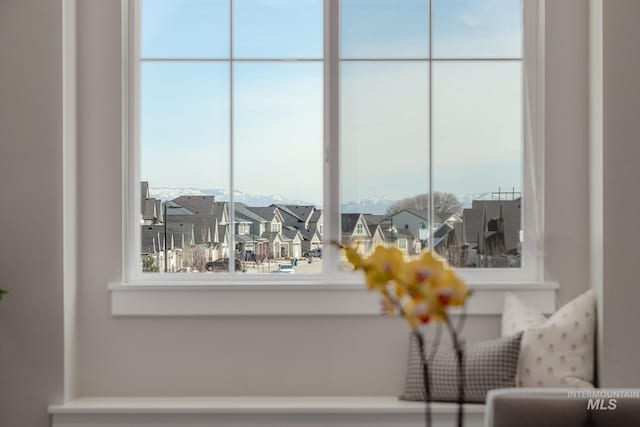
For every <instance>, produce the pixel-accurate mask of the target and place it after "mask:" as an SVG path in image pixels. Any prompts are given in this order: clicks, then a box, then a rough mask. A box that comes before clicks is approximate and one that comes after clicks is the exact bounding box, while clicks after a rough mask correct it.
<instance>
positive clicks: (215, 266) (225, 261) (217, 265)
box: [205, 258, 242, 272]
mask: <svg viewBox="0 0 640 427" xmlns="http://www.w3.org/2000/svg"><path fill="white" fill-rule="evenodd" d="M235 264H236V271H241V270H242V263H241V262H240V260H239V259H238V258H236V260H235ZM205 268H206V269H207V271H213V272H221V271H229V258H220V259H217V260H215V261H209V262H208V263H206V264H205Z"/></svg>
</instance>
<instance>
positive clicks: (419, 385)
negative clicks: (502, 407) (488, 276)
mask: <svg viewBox="0 0 640 427" xmlns="http://www.w3.org/2000/svg"><path fill="white" fill-rule="evenodd" d="M521 338H522V334H521V333H519V334H516V335H513V336H510V337H504V338H499V339H497V340H491V341H483V342H479V343H475V344H469V345H467V346H466V348H465V351H464V401H465V402H470V403H471V402H474V403H476V402H484V401H485V399H486V397H487V393H488V392H489V390H493V389H496V388H508V387H515V385H516V380H515V377H516V372H517V368H518V353H519V351H520V341H521ZM426 351H427V353H428V354H432V350H430V349H427V350H426ZM422 375H423V366H422V361H421V358H420V351H419V347H418V340H417V339H416V337H415V336H414V335H413V334H412V335H411V339H410V341H409V363H408V367H407V377H406V380H405V387H404V393H403V394H402V396H400V399H402V400H413V401H424V398H425V390H424V382H423V377H422ZM429 378H430V383H429V384H430V386H429V388H430V390H431V400H433V401H440V402H456V401H457V400H458V362H457V357H456V353H455V351H454V350H453V348H439V349H437V351H436V353H435V355H434V356H433V359H432V360H430V362H429Z"/></svg>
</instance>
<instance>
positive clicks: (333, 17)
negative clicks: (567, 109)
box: [131, 0, 524, 277]
mask: <svg viewBox="0 0 640 427" xmlns="http://www.w3.org/2000/svg"><path fill="white" fill-rule="evenodd" d="M132 1H138V2H139V3H138V4H139V7H138V11H139V12H138V15H137V16H136V17H135V19H136V23H137V24H136V25H138V30H137V32H136V34H137V35H138V40H137V43H136V44H135V45H136V46H137V50H136V52H135V60H134V61H133V62H134V68H135V71H134V76H135V84H134V85H133V87H135V88H136V89H135V93H134V94H133V95H134V96H135V99H136V101H137V102H134V103H133V104H132V105H134V106H136V108H135V111H134V114H133V115H134V117H135V119H134V122H135V126H134V133H135V138H134V140H135V141H136V143H138V144H139V150H137V151H136V153H139V154H137V156H138V157H137V158H136V159H135V160H136V166H135V167H136V168H137V169H136V173H135V174H134V175H133V176H134V177H135V182H132V183H131V185H132V187H133V186H137V187H138V188H139V189H140V200H139V203H136V205H135V209H136V211H137V212H136V218H140V223H139V224H136V227H139V230H140V231H139V232H138V233H137V237H136V239H137V240H136V241H135V246H136V248H135V250H134V252H135V258H136V264H137V265H138V266H140V269H141V270H142V271H143V272H147V273H151V272H166V273H171V272H178V271H188V272H234V271H236V272H242V273H243V274H256V275H257V274H262V273H266V272H269V268H271V267H274V268H275V266H277V265H278V263H279V262H283V261H288V260H290V259H293V258H300V257H302V256H303V255H304V254H311V253H316V254H317V253H319V252H312V251H317V250H321V249H322V248H323V247H324V246H326V245H328V242H329V241H331V240H332V239H336V240H341V241H342V242H343V243H346V244H351V243H354V244H355V243H357V244H358V245H359V247H360V248H362V249H363V250H365V249H366V248H369V247H371V245H372V244H373V239H379V238H380V237H379V236H378V235H374V236H370V237H369V239H370V240H371V241H370V242H367V241H364V240H363V239H365V240H366V238H367V237H366V236H365V234H366V233H365V232H364V224H366V225H367V226H368V227H369V228H370V229H371V230H375V229H376V227H377V225H378V224H384V223H391V224H393V221H394V220H397V221H398V222H399V221H402V223H403V224H406V225H405V226H404V230H403V232H405V233H406V235H407V238H403V239H398V238H397V235H396V234H395V233H387V232H383V233H381V235H382V237H383V238H384V240H385V241H386V242H387V243H389V244H395V245H401V247H402V249H404V250H407V251H409V252H411V253H415V252H417V251H419V250H421V249H424V248H432V249H434V250H436V251H437V252H439V253H440V254H441V255H442V256H444V257H446V258H447V259H448V260H449V261H450V262H451V263H452V264H453V265H454V266H456V267H459V268H485V267H491V268H518V267H521V266H522V258H523V255H522V237H521V236H523V233H522V230H523V220H522V218H523V213H522V206H523V204H522V194H523V190H522V189H523V133H524V132H523V108H524V107H523V89H522V88H523V47H522V46H523V24H522V23H523V6H522V2H521V0H492V1H486V0H431V1H429V0H341V1H340V0H324V1H323V0H295V1H293V0H282V1H280V0H279V1H273V0H198V1H196V0H132ZM325 2H330V3H331V5H330V6H331V7H338V8H339V13H334V14H331V13H328V12H327V11H328V10H330V9H331V7H325V6H327V4H325ZM328 31H333V32H335V33H336V34H338V33H339V39H338V41H337V42H336V43H330V41H331V37H327V32H328ZM332 64H333V65H336V66H335V67H331V65H332ZM327 65H329V66H327ZM328 82H331V83H332V84H328ZM335 82H338V84H335ZM333 111H339V115H338V116H337V117H338V118H339V123H335V122H332V123H331V124H330V126H329V125H327V123H329V122H328V120H329V119H330V117H331V116H332V112H333ZM333 128H335V129H337V130H338V132H337V133H336V137H335V138H331V137H330V135H329V134H327V132H330V129H333ZM332 153H333V154H335V155H332ZM406 153H411V154H410V155H407V154H406ZM338 158H339V161H340V165H339V171H340V173H339V174H331V176H327V174H326V173H325V172H326V171H327V170H328V169H326V162H330V161H331V160H330V159H338ZM333 175H336V176H333ZM136 191H137V190H136ZM333 194H340V200H339V206H335V205H333V206H331V211H327V210H326V209H325V206H328V201H329V200H331V196H332V195H333ZM341 214H356V215H360V217H359V218H360V219H359V220H361V221H363V222H364V224H363V223H362V222H361V223H358V224H357V225H356V233H351V232H349V227H350V228H351V230H353V222H351V224H348V223H347V222H346V221H344V220H343V222H342V224H341V226H340V228H339V229H337V230H331V229H327V230H325V231H327V232H328V233H329V234H330V235H326V234H327V233H324V234H323V229H324V227H323V223H322V218H325V219H327V218H346V216H344V215H342V216H341ZM132 217H133V216H132ZM349 217H351V216H349ZM276 221H277V222H276ZM338 222H340V221H339V220H336V223H338ZM236 224H239V225H238V226H236ZM425 229H426V231H425ZM236 230H237V231H236ZM420 230H422V231H420ZM355 235H358V237H357V239H355V237H354V236H355ZM318 236H319V238H320V240H319V241H318ZM311 258H312V259H310V261H309V262H301V263H296V264H295V265H296V267H295V268H296V273H299V274H323V273H328V272H331V271H334V270H336V269H338V268H339V264H340V263H339V262H338V261H336V262H334V265H325V260H324V258H323V257H321V256H313V257H311ZM265 265H268V266H269V267H265ZM207 277H210V276H207Z"/></svg>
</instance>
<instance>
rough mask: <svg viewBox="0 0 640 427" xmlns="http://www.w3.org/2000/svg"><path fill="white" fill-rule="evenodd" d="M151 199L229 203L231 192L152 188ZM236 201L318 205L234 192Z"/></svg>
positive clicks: (251, 204) (265, 204)
mask: <svg viewBox="0 0 640 427" xmlns="http://www.w3.org/2000/svg"><path fill="white" fill-rule="evenodd" d="M149 194H150V195H151V197H155V198H158V199H160V200H172V199H175V198H176V197H179V196H215V197H216V200H217V201H220V202H228V201H229V192H228V191H224V190H220V189H201V188H168V187H165V188H150V189H149ZM234 200H235V201H236V202H240V203H244V204H246V205H249V206H269V205H272V204H284V205H316V206H318V204H317V203H313V202H308V201H303V200H294V199H288V198H286V197H283V196H280V195H277V194H272V195H268V196H262V195H257V194H251V193H245V192H243V191H235V192H234Z"/></svg>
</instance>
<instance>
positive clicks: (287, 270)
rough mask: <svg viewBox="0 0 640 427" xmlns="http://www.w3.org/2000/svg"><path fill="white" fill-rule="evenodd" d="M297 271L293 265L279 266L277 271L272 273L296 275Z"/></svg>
mask: <svg viewBox="0 0 640 427" xmlns="http://www.w3.org/2000/svg"><path fill="white" fill-rule="evenodd" d="M295 272H296V271H295V270H294V269H293V265H291V264H280V265H278V269H277V270H273V271H272V273H287V274H294V273H295Z"/></svg>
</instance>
